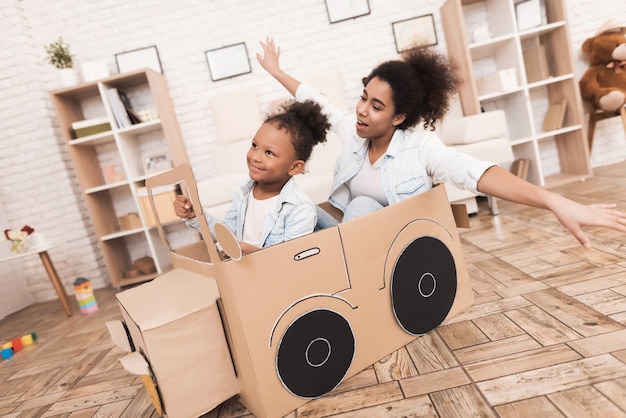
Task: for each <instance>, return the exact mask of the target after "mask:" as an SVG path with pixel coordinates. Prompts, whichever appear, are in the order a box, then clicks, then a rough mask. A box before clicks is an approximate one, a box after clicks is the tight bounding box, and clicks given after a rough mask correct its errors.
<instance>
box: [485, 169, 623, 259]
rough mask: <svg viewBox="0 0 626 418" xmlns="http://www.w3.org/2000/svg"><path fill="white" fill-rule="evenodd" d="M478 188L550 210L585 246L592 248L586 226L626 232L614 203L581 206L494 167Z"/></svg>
mask: <svg viewBox="0 0 626 418" xmlns="http://www.w3.org/2000/svg"><path fill="white" fill-rule="evenodd" d="M478 190H479V191H481V192H482V193H486V194H489V195H492V196H495V197H498V198H500V199H504V200H509V201H512V202H516V203H521V204H524V205H528V206H533V207H536V208H542V209H548V210H550V211H552V213H553V214H554V216H556V218H557V219H558V221H559V222H560V223H561V224H562V225H563V226H564V227H565V228H567V230H568V231H570V232H571V233H572V235H574V236H575V237H576V239H577V240H578V242H580V243H581V244H582V246H583V247H585V248H591V242H590V240H589V238H588V237H587V235H586V234H585V233H584V232H583V230H582V228H583V227H585V226H599V227H604V228H610V229H614V230H616V231H620V232H624V233H626V214H625V213H623V212H620V211H619V210H617V209H615V207H616V205H615V204H592V205H583V204H580V203H577V202H574V201H573V200H570V199H568V198H566V197H564V196H561V195H560V194H558V193H554V192H551V191H549V190H546V189H544V188H542V187H539V186H536V185H534V184H532V183H529V182H527V181H524V180H522V179H520V178H519V177H517V176H515V175H513V174H511V173H510V172H508V171H506V170H504V169H503V168H500V167H497V166H493V167H491V168H489V169H488V170H487V171H485V173H484V174H483V175H482V177H481V178H480V180H479V181H478Z"/></svg>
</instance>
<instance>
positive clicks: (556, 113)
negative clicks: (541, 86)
mask: <svg viewBox="0 0 626 418" xmlns="http://www.w3.org/2000/svg"><path fill="white" fill-rule="evenodd" d="M566 110H567V100H563V101H562V102H561V103H553V104H551V105H550V106H548V111H547V112H546V116H545V117H544V118H543V126H542V129H543V131H544V132H547V131H555V130H557V129H561V128H562V127H563V121H564V120H565V111H566Z"/></svg>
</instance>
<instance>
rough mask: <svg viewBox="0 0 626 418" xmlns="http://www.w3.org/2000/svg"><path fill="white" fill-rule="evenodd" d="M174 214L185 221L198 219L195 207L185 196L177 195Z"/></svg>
mask: <svg viewBox="0 0 626 418" xmlns="http://www.w3.org/2000/svg"><path fill="white" fill-rule="evenodd" d="M174 212H175V213H176V216H178V217H179V218H184V219H191V218H195V217H196V213H195V212H194V211H193V205H192V204H191V200H189V198H188V197H187V196H185V195H182V194H181V195H177V196H176V199H175V200H174Z"/></svg>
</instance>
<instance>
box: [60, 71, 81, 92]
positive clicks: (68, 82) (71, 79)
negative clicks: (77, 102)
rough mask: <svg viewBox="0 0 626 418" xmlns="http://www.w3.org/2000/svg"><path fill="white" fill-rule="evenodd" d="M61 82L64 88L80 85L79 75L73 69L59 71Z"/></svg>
mask: <svg viewBox="0 0 626 418" xmlns="http://www.w3.org/2000/svg"><path fill="white" fill-rule="evenodd" d="M59 82H60V83H61V86H62V87H70V86H74V85H76V84H78V82H79V80H78V73H76V70H74V69H73V68H60V69H59Z"/></svg>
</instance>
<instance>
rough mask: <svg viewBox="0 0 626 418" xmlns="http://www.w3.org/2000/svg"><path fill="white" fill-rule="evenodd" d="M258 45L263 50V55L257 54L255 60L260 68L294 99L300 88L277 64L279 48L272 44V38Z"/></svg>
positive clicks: (298, 83)
mask: <svg viewBox="0 0 626 418" xmlns="http://www.w3.org/2000/svg"><path fill="white" fill-rule="evenodd" d="M259 44H260V45H261V48H263V55H261V54H259V53H257V54H256V58H257V60H259V64H261V67H263V69H265V71H267V72H268V73H269V74H270V75H271V76H272V77H274V78H275V79H276V80H277V81H278V82H279V83H280V84H282V85H283V86H284V87H285V88H286V89H287V91H289V93H291V95H292V96H294V97H295V95H296V90H298V86H300V82H299V81H298V80H296V79H295V78H293V77H291V76H290V75H289V74H287V73H285V72H284V71H283V70H282V69H281V68H280V64H279V62H278V61H279V58H280V47H277V46H276V44H275V43H274V38H270V37H267V38H265V42H263V41H260V42H259Z"/></svg>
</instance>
